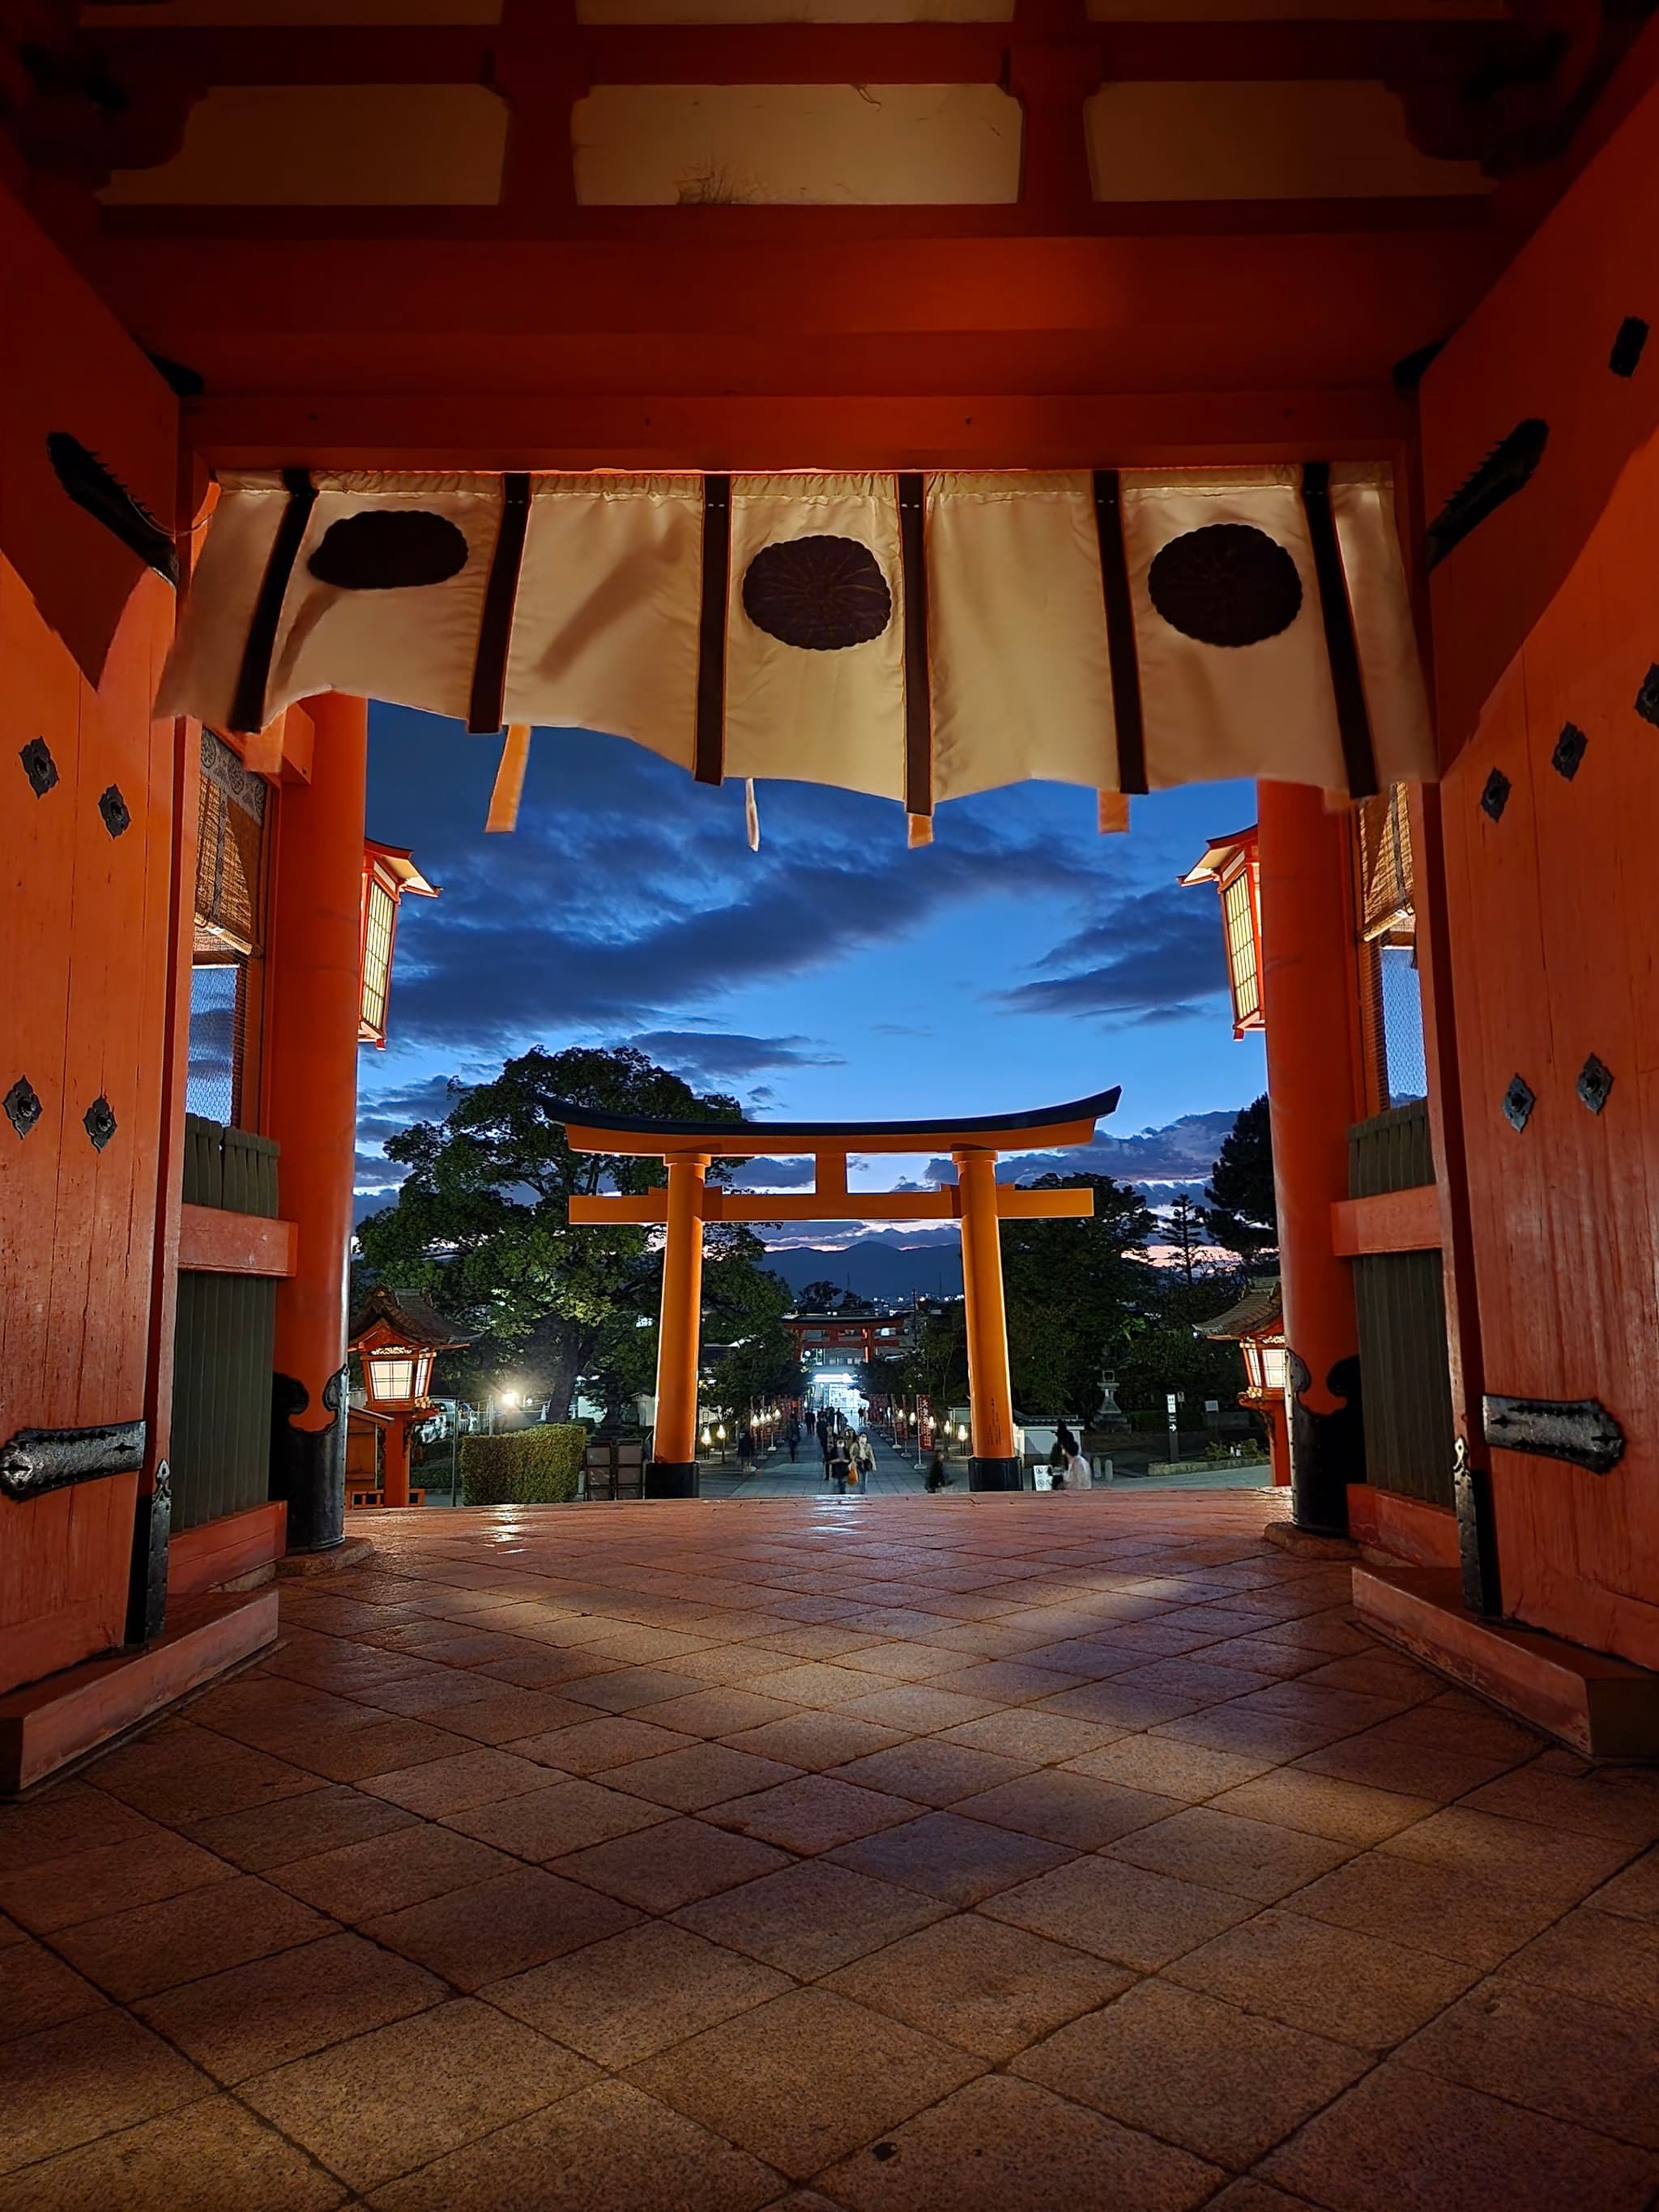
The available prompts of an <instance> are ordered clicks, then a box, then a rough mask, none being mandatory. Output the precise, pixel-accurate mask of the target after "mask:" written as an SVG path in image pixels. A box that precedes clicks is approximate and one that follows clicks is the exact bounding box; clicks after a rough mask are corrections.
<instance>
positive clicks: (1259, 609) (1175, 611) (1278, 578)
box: [1146, 522, 1302, 645]
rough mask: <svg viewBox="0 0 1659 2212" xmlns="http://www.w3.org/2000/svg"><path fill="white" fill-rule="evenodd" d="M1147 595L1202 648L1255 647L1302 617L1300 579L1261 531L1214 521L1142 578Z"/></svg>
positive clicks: (1173, 547)
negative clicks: (1218, 646) (1215, 646)
mask: <svg viewBox="0 0 1659 2212" xmlns="http://www.w3.org/2000/svg"><path fill="white" fill-rule="evenodd" d="M1146 596H1147V598H1148V599H1151V601H1152V605H1154V606H1155V607H1156V608H1157V609H1158V612H1159V614H1161V615H1162V616H1163V617H1164V621H1165V622H1166V623H1169V625H1170V628H1171V629H1178V630H1179V631H1180V632H1181V634H1182V636H1183V637H1192V638H1196V639H1197V640H1198V642H1199V643H1200V645H1260V644H1261V641H1262V640H1263V639H1264V638H1269V637H1277V636H1278V635H1279V632H1280V630H1284V629H1289V628H1290V626H1291V623H1293V622H1294V621H1295V620H1296V618H1297V615H1298V614H1300V613H1301V611H1302V579H1301V577H1300V575H1299V574H1297V566H1296V562H1294V561H1293V560H1292V559H1291V556H1290V555H1289V554H1288V553H1287V552H1286V551H1285V548H1284V547H1283V546H1282V545H1281V544H1279V541H1278V540H1277V538H1269V537H1268V535H1267V532H1266V531H1265V530H1256V529H1254V528H1252V527H1251V526H1250V525H1249V523H1244V522H1212V523H1211V524H1209V525H1208V526H1206V528H1204V529H1202V530H1189V531H1188V532H1187V533H1186V535H1185V536H1184V537H1182V538H1171V539H1170V542H1169V544H1167V545H1166V546H1164V548H1163V550H1162V551H1161V552H1159V553H1158V555H1157V556H1156V557H1155V559H1154V560H1153V562H1152V567H1151V568H1149V569H1148V570H1147V572H1146Z"/></svg>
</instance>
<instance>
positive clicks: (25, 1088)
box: [0, 1075, 46, 1137]
mask: <svg viewBox="0 0 1659 2212" xmlns="http://www.w3.org/2000/svg"><path fill="white" fill-rule="evenodd" d="M0 1105H3V1107H4V1109H5V1115H6V1119H7V1121H9V1122H10V1123H11V1126H12V1127H13V1128H14V1129H15V1130H16V1132H17V1133H18V1135H19V1136H20V1137H27V1134H28V1133H29V1131H30V1130H31V1129H32V1128H33V1127H34V1125H35V1123H36V1122H37V1121H39V1120H40V1116H41V1115H42V1114H44V1113H45V1111H46V1109H45V1107H44V1106H42V1105H41V1103H40V1092H39V1091H37V1090H36V1089H35V1087H34V1085H33V1084H32V1083H31V1082H30V1081H29V1079H28V1078H27V1075H20V1076H19V1077H18V1079H17V1080H16V1082H15V1083H14V1084H13V1085H12V1086H11V1089H10V1090H9V1091H7V1093H6V1095H5V1097H4V1098H3V1100H0Z"/></svg>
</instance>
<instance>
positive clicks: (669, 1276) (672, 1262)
mask: <svg viewBox="0 0 1659 2212" xmlns="http://www.w3.org/2000/svg"><path fill="white" fill-rule="evenodd" d="M708 1157H709V1156H708V1153H707V1152H689V1153H682V1154H680V1155H679V1156H678V1158H673V1159H671V1160H670V1161H669V1162H668V1228H667V1235H666V1237H665V1239H664V1243H663V1254H662V1316H661V1320H660V1322H659V1325H658V1328H657V1425H656V1432H655V1435H654V1437H653V1443H652V1457H651V1461H650V1464H649V1465H648V1466H647V1468H646V1470H645V1495H646V1496H647V1498H695V1497H696V1494H697V1352H698V1349H699V1339H700V1336H701V1333H702V1191H703V1177H704V1176H705V1175H706V1174H707V1172H708Z"/></svg>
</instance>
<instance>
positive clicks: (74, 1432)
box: [0, 1421, 145, 1503]
mask: <svg viewBox="0 0 1659 2212" xmlns="http://www.w3.org/2000/svg"><path fill="white" fill-rule="evenodd" d="M144 1433H145V1431H144V1424H143V1422H142V1421H108V1422H106V1423H104V1424H103V1425H102V1426H101V1427H97V1428H89V1429H19V1430H18V1431H17V1433H16V1434H15V1436H13V1437H8V1439H7V1440H6V1442H5V1443H3V1444H0V1492H3V1493H4V1494H5V1496H6V1497H8V1498H15V1499H16V1500H17V1501H19V1502H20V1503H21V1502H22V1501H23V1500H25V1499H27V1498H39V1497H40V1495H41V1494H42V1492H46V1491H48V1490H62V1489H64V1487H65V1486H67V1485H68V1484H70V1483H71V1482H94V1481H96V1480H98V1478H99V1477H100V1475H106V1474H131V1473H132V1472H133V1471H134V1470H135V1468H140V1467H142V1466H143V1463H144Z"/></svg>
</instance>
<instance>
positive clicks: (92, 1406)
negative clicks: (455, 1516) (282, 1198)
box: [0, 195, 177, 1690]
mask: <svg viewBox="0 0 1659 2212" xmlns="http://www.w3.org/2000/svg"><path fill="white" fill-rule="evenodd" d="M0 266H3V267H4V269H5V270H6V293H7V309H6V317H5V320H6V337H5V343H4V344H3V347H0V1096H3V1095H4V1094H5V1093H6V1092H7V1091H9V1090H10V1088H11V1086H12V1085H13V1084H14V1083H15V1081H16V1079H18V1078H19V1077H23V1078H26V1079H27V1081H28V1083H29V1084H30V1085H32V1086H33V1091H35V1093H36V1094H37V1095H38V1097H39V1098H40V1102H41V1106H42V1109H43V1110H42V1112H41V1114H40V1119H39V1121H37V1122H36V1124H35V1126H34V1127H33V1129H32V1130H30V1131H29V1133H27V1135H26V1136H22V1137H20V1136H19V1135H18V1134H17V1133H16V1132H15V1129H14V1127H12V1125H11V1123H10V1122H9V1121H5V1120H0V1257H3V1270H4V1278H5V1282H6V1297H5V1298H4V1300H3V1302H0V1444H3V1443H4V1441H5V1440H6V1439H7V1438H8V1437H10V1436H12V1435H13V1434H14V1433H15V1431H17V1430H19V1429H22V1428H46V1429H59V1428H81V1427H86V1426H88V1425H94V1424H99V1423H104V1422H110V1421H130V1420H134V1419H138V1418H140V1417H142V1416H143V1414H144V1413H145V1412H146V1407H147V1399H148V1398H149V1395H150V1393H151V1384H152V1377H153V1368H154V1364H155V1351H156V1347H155V1345H154V1344H153V1342H152V1287H153V1275H154V1263H155V1247H156V1223H157V1211H158V1208H157V1193H158V1187H159V1183H160V1180H161V1165H160V1162H161V1140H162V1133H163V1064H164V1059H165V1056H166V1043H167V973H168V965H169V941H170V940H169V929H170V908H171V901H172V889H173V875H174V869H175V866H176V856H175V849H174V848H175V840H174V834H173V831H174V805H173V776H174V742H173V725H172V724H171V723H166V724H161V723H155V722H152V720H151V719H150V714H149V702H150V701H151V699H152V698H153V697H154V696H155V681H156V678H157V675H158V673H159V670H160V665H161V656H162V654H163V653H164V652H165V650H166V647H167V639H168V637H169V635H170V633H171V629H172V622H173V592H172V590H171V588H170V587H169V586H168V585H167V584H166V583H165V582H164V581H163V580H161V578H160V577H159V576H156V575H155V574H150V573H149V572H147V571H146V570H145V569H144V568H143V566H142V564H141V563H140V562H138V561H137V559H136V558H135V557H134V556H133V555H132V554H131V552H129V551H128V550H126V549H125V548H124V547H123V546H121V545H120V544H118V542H117V540H116V539H115V538H113V537H112V535H111V534H110V532H108V531H107V530H106V529H105V528H104V527H103V526H101V525H100V523H99V522H97V521H96V520H94V519H93V518H92V516H90V515H89V514H88V513H85V512H84V511H83V510H82V508H81V507H77V506H76V505H75V504H74V503H73V502H72V501H70V499H69V498H68V497H67V496H66V495H65V493H64V490H63V489H62V487H61V486H60V484H59V483H58V479H57V477H56V476H55V475H54V474H53V472H52V467H51V465H50V464H49V462H48V459H47V454H46V435H47V433H48V432H49V431H52V430H63V431H67V432H69V433H70V435H73V436H75V437H76V438H77V439H79V440H80V441H81V442H82V444H83V445H85V446H87V447H89V448H92V449H94V450H95V451H97V452H98V453H100V454H101V455H102V456H103V457H104V459H106V461H107V463H108V464H109V465H110V466H111V468H112V470H114V471H115V472H116V473H117V474H118V476H119V477H121V478H122V479H123V480H124V481H125V483H128V484H130V485H131V486H132V487H133V489H135V490H136V491H137V493H138V494H139V495H140V496H141V497H142V498H143V500H144V501H145V503H146V504H147V505H148V506H149V507H150V508H151V509H152V510H153V511H154V512H155V513H157V514H159V515H161V516H163V517H166V516H168V515H170V514H171V513H172V510H173V496H174V476H175V468H176V459H175V456H176V440H177V410H176V405H175V403H174V401H173V396H172V394H171V393H170V392H169V391H168V390H167V386H165V385H164V384H163V383H162V382H161V379H160V378H159V377H158V376H157V375H156V374H155V371H154V370H153V369H152V368H150V366H149V363H148V362H147V361H146V360H145V359H144V356H143V354H142V353H140V352H139V351H138V349H137V347H136V346H135V345H134V344H133V343H132V342H131V339H130V338H128V337H126V335H125V333H124V332H123V331H121V329H120V327H119V325H118V324H117V323H116V322H115V320H114V319H113V318H112V317H111V316H110V315H109V314H108V313H106V311H105V310H104V309H103V308H102V307H100V306H99V305H98V304H97V303H96V302H95V301H94V299H93V297H92V295H90V293H89V292H88V291H87V290H86V289H85V288H84V286H82V284H81V283H79V281H78V280H77V279H76V278H75V277H74V276H72V275H71V274H70V271H69V270H68V269H67V266H66V264H64V262H63V261H62V260H61V259H60V258H59V257H58V254H57V253H56V252H55V251H54V250H53V249H52V247H51V246H50V245H49V244H48V243H47V241H46V240H45V239H44V238H43V237H42V236H41V234H40V233H39V232H38V231H37V230H36V229H35V228H34V227H33V225H32V224H31V223H30V222H28V220H27V217H25V216H23V215H21V212H20V211H19V210H17V209H16V208H15V205H14V204H12V203H10V202H9V200H6V199H5V198H4V197H3V195H0ZM36 738H44V739H45V741H46V745H47V747H48V748H49V750H50V752H51V755H52V761H53V763H55V766H56V769H57V775H58V780H57V781H56V782H55V783H54V784H53V785H52V788H51V789H50V790H48V791H47V792H46V793H44V795H42V796H40V797H37V796H36V795H35V793H34V790H33V787H31V784H30V782H29V781H28V779H27V775H25V772H24V769H23V765H22V763H21V761H20V758H19V755H20V753H21V750H22V748H23V747H24V746H25V745H27V744H30V743H31V742H32V741H33V740H34V739H36ZM112 786H114V787H116V788H117V789H118V792H119V793H120V798H121V801H122V804H123V805H124V806H125V809H126V811H127V812H128V814H129V816H130V817H131V819H130V823H129V826H128V827H126V828H125V829H124V830H122V832H121V833H120V834H119V835H118V836H112V834H111V831H110V829H109V828H108V827H107V826H106V822H105V820H104V818H103V816H102V815H101V814H100V809H99V800H100V796H101V795H102V794H103V793H105V792H106V791H107V790H108V789H109V788H110V787H112ZM100 1097H102V1098H104V1099H106V1100H107V1102H108V1104H109V1106H110V1108H111V1109H112V1111H113V1114H114V1116H115V1121H116V1128H115V1133H114V1134H113V1136H112V1138H111V1139H110V1140H109V1142H108V1143H107V1144H106V1146H104V1148H103V1149H102V1150H101V1151H100V1150H98V1149H97V1148H95V1147H94V1145H93V1143H92V1141H91V1139H90V1137H89V1136H88V1132H87V1128H86V1127H85V1121H84V1117H85V1115H86V1114H87V1111H88V1108H89V1107H91V1106H92V1105H93V1103H94V1101H95V1100H96V1099H98V1098H100ZM139 1480H140V1477H139V1476H138V1475H137V1474H121V1475H112V1476H106V1477H104V1478H102V1479H101V1480H94V1481H88V1482H80V1483H76V1484H73V1485H71V1486H69V1487H66V1488H64V1489H59V1490H57V1491H53V1492H48V1493H46V1495H43V1496H41V1497H39V1498H32V1499H27V1500H24V1501H21V1502H20V1501H16V1500H14V1499H12V1498H9V1497H6V1496H4V1495H3V1494H0V1690H3V1689H4V1688H7V1687H9V1686H12V1685H14V1684H16V1683H18V1682H21V1681H27V1680H33V1679H35V1678H36V1677H38V1676H40V1675H43V1674H49V1673H52V1672H53V1671H55V1670H56V1669H58V1668H61V1667H64V1666H66V1665H69V1664H70V1663H72V1662H75V1661H76V1660H78V1659H80V1658H82V1657H84V1656H87V1655H88V1654H89V1653H91V1652H94V1651H97V1650H103V1649H104V1648H106V1647H107V1646H108V1645H110V1644H116V1643H118V1642H119V1641H120V1639H121V1636H122V1632H123V1626H124V1620H125V1606H126V1594H127V1579H128V1565H129V1559H130V1554H131V1545H132V1531H133V1517H134V1502H135V1494H136V1492H137V1486H138V1483H139Z"/></svg>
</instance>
